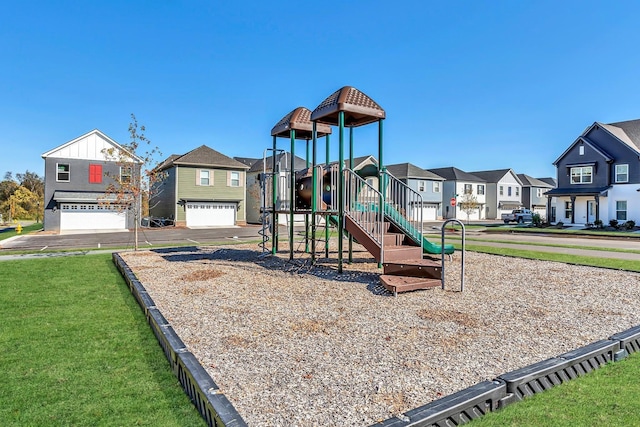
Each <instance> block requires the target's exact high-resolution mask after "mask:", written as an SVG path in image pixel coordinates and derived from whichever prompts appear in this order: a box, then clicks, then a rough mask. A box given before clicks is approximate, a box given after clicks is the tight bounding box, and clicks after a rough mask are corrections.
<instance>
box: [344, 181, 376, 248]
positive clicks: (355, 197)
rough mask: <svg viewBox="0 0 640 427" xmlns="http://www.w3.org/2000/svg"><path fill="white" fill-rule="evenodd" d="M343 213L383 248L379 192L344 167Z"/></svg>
mask: <svg viewBox="0 0 640 427" xmlns="http://www.w3.org/2000/svg"><path fill="white" fill-rule="evenodd" d="M343 173H344V182H345V195H346V197H345V198H344V214H345V216H348V217H349V218H351V219H352V220H353V221H354V222H355V223H356V224H358V225H359V226H360V228H362V230H363V231H364V232H365V233H366V234H367V235H368V236H369V237H370V238H371V239H372V240H373V241H375V242H376V244H378V245H380V248H381V251H383V250H384V244H383V235H384V227H383V222H384V210H383V209H381V206H380V200H381V194H380V192H379V191H378V190H377V189H376V188H374V187H373V186H372V185H371V184H369V183H368V182H367V181H365V180H364V179H362V178H361V177H360V176H358V175H357V174H356V173H355V172H354V171H352V170H351V169H344V172H343Z"/></svg>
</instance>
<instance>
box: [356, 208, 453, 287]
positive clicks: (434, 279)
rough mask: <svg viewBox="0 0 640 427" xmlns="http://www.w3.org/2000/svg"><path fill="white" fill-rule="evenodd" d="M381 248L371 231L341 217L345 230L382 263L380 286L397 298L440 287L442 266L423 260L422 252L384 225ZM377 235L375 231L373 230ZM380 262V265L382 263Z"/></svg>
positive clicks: (407, 239)
mask: <svg viewBox="0 0 640 427" xmlns="http://www.w3.org/2000/svg"><path fill="white" fill-rule="evenodd" d="M377 226H382V227H383V234H384V236H383V239H382V242H383V243H382V245H380V244H379V243H378V242H376V241H375V239H374V238H372V237H371V235H372V234H375V233H373V231H374V230H365V229H363V228H362V226H361V224H359V223H358V222H357V221H355V220H354V219H352V218H350V217H348V216H347V217H345V228H346V230H347V231H348V232H349V233H351V234H352V235H353V237H354V238H355V239H356V240H357V241H358V242H359V243H360V244H362V245H363V246H364V247H365V248H366V249H367V251H369V253H370V254H371V255H373V257H374V258H375V259H376V261H378V262H383V268H384V270H383V274H381V275H380V283H381V284H382V285H383V286H384V287H385V289H387V290H388V291H390V292H392V293H393V294H394V295H397V294H398V293H400V292H408V291H415V290H418V289H430V288H434V287H438V286H440V285H441V277H442V276H441V273H442V266H441V264H440V262H438V261H437V260H436V259H432V258H423V255H422V248H421V247H420V246H417V245H416V244H415V243H414V242H413V240H412V239H410V238H409V237H407V236H406V235H405V234H404V233H403V232H401V231H399V230H397V229H396V228H395V227H394V226H393V225H392V224H391V223H389V222H387V221H385V222H383V223H382V224H380V225H376V227H377ZM376 231H377V230H376ZM383 258H384V261H383Z"/></svg>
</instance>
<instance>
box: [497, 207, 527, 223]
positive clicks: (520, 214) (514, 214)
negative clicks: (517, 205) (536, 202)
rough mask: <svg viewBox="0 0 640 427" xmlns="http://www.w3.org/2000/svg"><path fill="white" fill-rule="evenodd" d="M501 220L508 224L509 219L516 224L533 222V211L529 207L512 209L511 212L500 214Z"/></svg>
mask: <svg viewBox="0 0 640 427" xmlns="http://www.w3.org/2000/svg"><path fill="white" fill-rule="evenodd" d="M502 220H503V221H504V223H505V224H509V223H510V222H511V221H513V222H517V223H518V224H523V223H525V222H533V213H532V212H531V211H530V210H529V209H524V208H523V209H514V210H512V211H511V213H508V214H502Z"/></svg>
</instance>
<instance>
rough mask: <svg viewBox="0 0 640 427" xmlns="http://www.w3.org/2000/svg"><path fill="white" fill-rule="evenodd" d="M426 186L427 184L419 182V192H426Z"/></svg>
mask: <svg viewBox="0 0 640 427" xmlns="http://www.w3.org/2000/svg"><path fill="white" fill-rule="evenodd" d="M426 185H427V183H426V182H424V181H418V191H420V192H421V193H422V192H424V190H425V188H426Z"/></svg>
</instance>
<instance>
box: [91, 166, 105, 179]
mask: <svg viewBox="0 0 640 427" xmlns="http://www.w3.org/2000/svg"><path fill="white" fill-rule="evenodd" d="M89 183H90V184H100V183H102V165H89Z"/></svg>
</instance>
